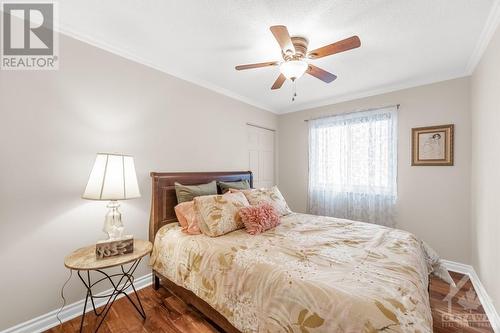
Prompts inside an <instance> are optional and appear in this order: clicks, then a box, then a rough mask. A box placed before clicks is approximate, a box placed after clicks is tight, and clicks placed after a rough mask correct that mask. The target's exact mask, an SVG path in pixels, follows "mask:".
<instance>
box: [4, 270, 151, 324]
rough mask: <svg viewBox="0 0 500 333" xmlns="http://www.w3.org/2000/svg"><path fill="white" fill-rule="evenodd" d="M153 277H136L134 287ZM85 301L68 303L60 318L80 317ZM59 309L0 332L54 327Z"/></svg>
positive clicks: (98, 301) (143, 286)
mask: <svg viewBox="0 0 500 333" xmlns="http://www.w3.org/2000/svg"><path fill="white" fill-rule="evenodd" d="M151 281H152V277H151V273H150V274H147V275H144V276H141V277H139V278H136V279H135V281H134V287H135V289H137V290H139V289H142V288H145V287H147V286H149V285H150V284H151ZM112 291H113V289H109V290H106V291H103V292H102V293H100V294H98V295H105V294H109V293H111V292H112ZM126 292H127V294H129V293H130V292H132V288H130V287H129V288H128V289H127V290H126ZM121 297H123V295H120V296H119V297H117V299H118V298H121ZM84 302H85V300H84V299H82V300H80V301H78V302H75V303H73V304H69V305H66V306H65V307H64V309H63V310H62V311H61V313H60V314H59V318H60V319H61V321H62V322H66V321H68V320H70V319H73V318H75V317H78V316H80V315H81V314H82V312H83V303H84ZM105 303H106V299H104V298H100V299H97V300H96V302H95V305H96V307H98V306H102V305H104V304H105ZM58 311H59V309H57V310H54V311H51V312H49V313H46V314H43V315H41V316H39V317H36V318H33V319H31V320H28V321H26V322H24V323H21V324H19V325H16V326H13V327H10V328H8V329H6V330H3V331H1V332H0V333H39V332H44V331H46V330H48V329H50V328H52V327H55V326H57V325H59V321H58V320H57V317H56V314H57V312H58ZM89 311H92V306H90V307H89V306H87V311H86V312H89Z"/></svg>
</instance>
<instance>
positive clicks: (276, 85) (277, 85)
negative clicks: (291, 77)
mask: <svg viewBox="0 0 500 333" xmlns="http://www.w3.org/2000/svg"><path fill="white" fill-rule="evenodd" d="M285 81H286V77H285V75H283V74H280V76H278V78H277V79H276V81H274V84H273V86H272V87H271V89H272V90H275V89H279V88H281V86H282V85H283V83H284V82H285Z"/></svg>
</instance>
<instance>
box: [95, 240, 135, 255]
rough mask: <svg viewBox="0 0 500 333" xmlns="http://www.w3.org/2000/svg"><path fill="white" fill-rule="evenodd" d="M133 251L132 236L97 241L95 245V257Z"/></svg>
mask: <svg viewBox="0 0 500 333" xmlns="http://www.w3.org/2000/svg"><path fill="white" fill-rule="evenodd" d="M132 252H134V236H132V235H129V236H123V237H122V238H120V239H113V240H104V241H98V242H97V244H96V245H95V255H96V258H97V259H105V258H108V257H113V256H119V255H123V254H127V253H132Z"/></svg>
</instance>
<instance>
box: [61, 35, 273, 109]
mask: <svg viewBox="0 0 500 333" xmlns="http://www.w3.org/2000/svg"><path fill="white" fill-rule="evenodd" d="M55 30H56V31H57V32H59V33H60V34H63V35H66V36H68V37H71V38H73V39H76V40H78V41H80V42H84V43H86V44H89V45H92V46H94V47H97V48H99V49H102V50H104V51H107V52H110V53H112V54H115V55H118V56H120V57H122V58H125V59H127V60H130V61H133V62H136V63H139V64H141V65H144V66H146V67H149V68H152V69H155V70H157V71H160V72H163V73H165V74H168V75H170V76H173V77H175V78H178V79H181V80H184V81H187V82H190V83H193V84H195V85H197V86H200V87H203V88H205V89H208V90H211V91H214V92H216V93H218V94H221V95H224V96H227V97H229V98H232V99H235V100H238V101H240V102H243V103H245V104H248V105H251V106H253V107H256V108H258V109H261V110H265V111H269V112H272V113H276V111H275V110H273V109H272V108H271V107H269V106H267V105H264V104H262V103H259V102H256V101H254V100H252V99H249V98H247V97H245V96H242V95H239V94H236V93H234V92H232V91H230V90H228V89H225V88H222V87H220V86H218V85H215V84H213V83H210V82H207V81H204V80H201V79H199V78H196V77H193V76H191V75H187V74H185V73H181V72H178V71H172V70H171V69H167V68H165V67H163V66H158V65H155V64H153V63H152V62H151V61H149V60H146V59H144V58H142V57H140V56H138V55H135V54H133V53H132V52H129V51H127V50H124V49H122V48H119V47H116V46H113V45H111V44H108V43H106V42H104V41H100V40H97V39H95V38H92V37H90V36H87V35H84V34H81V33H78V32H76V31H75V30H74V29H71V28H69V27H64V26H56V27H55Z"/></svg>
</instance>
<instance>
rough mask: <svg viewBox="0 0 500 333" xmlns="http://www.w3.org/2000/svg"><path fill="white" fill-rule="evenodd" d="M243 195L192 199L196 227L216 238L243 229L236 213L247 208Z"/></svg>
mask: <svg viewBox="0 0 500 333" xmlns="http://www.w3.org/2000/svg"><path fill="white" fill-rule="evenodd" d="M249 205H250V204H249V203H248V200H247V199H246V197H245V195H243V193H226V194H223V195H206V196H202V197H196V198H194V207H195V210H196V213H197V214H198V225H199V227H200V229H201V232H203V233H204V234H205V235H207V236H210V237H217V236H220V235H224V234H227V233H228V232H231V231H234V230H238V229H241V228H243V227H244V225H243V222H242V221H241V217H240V216H239V215H238V211H239V209H240V208H242V207H246V206H249Z"/></svg>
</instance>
